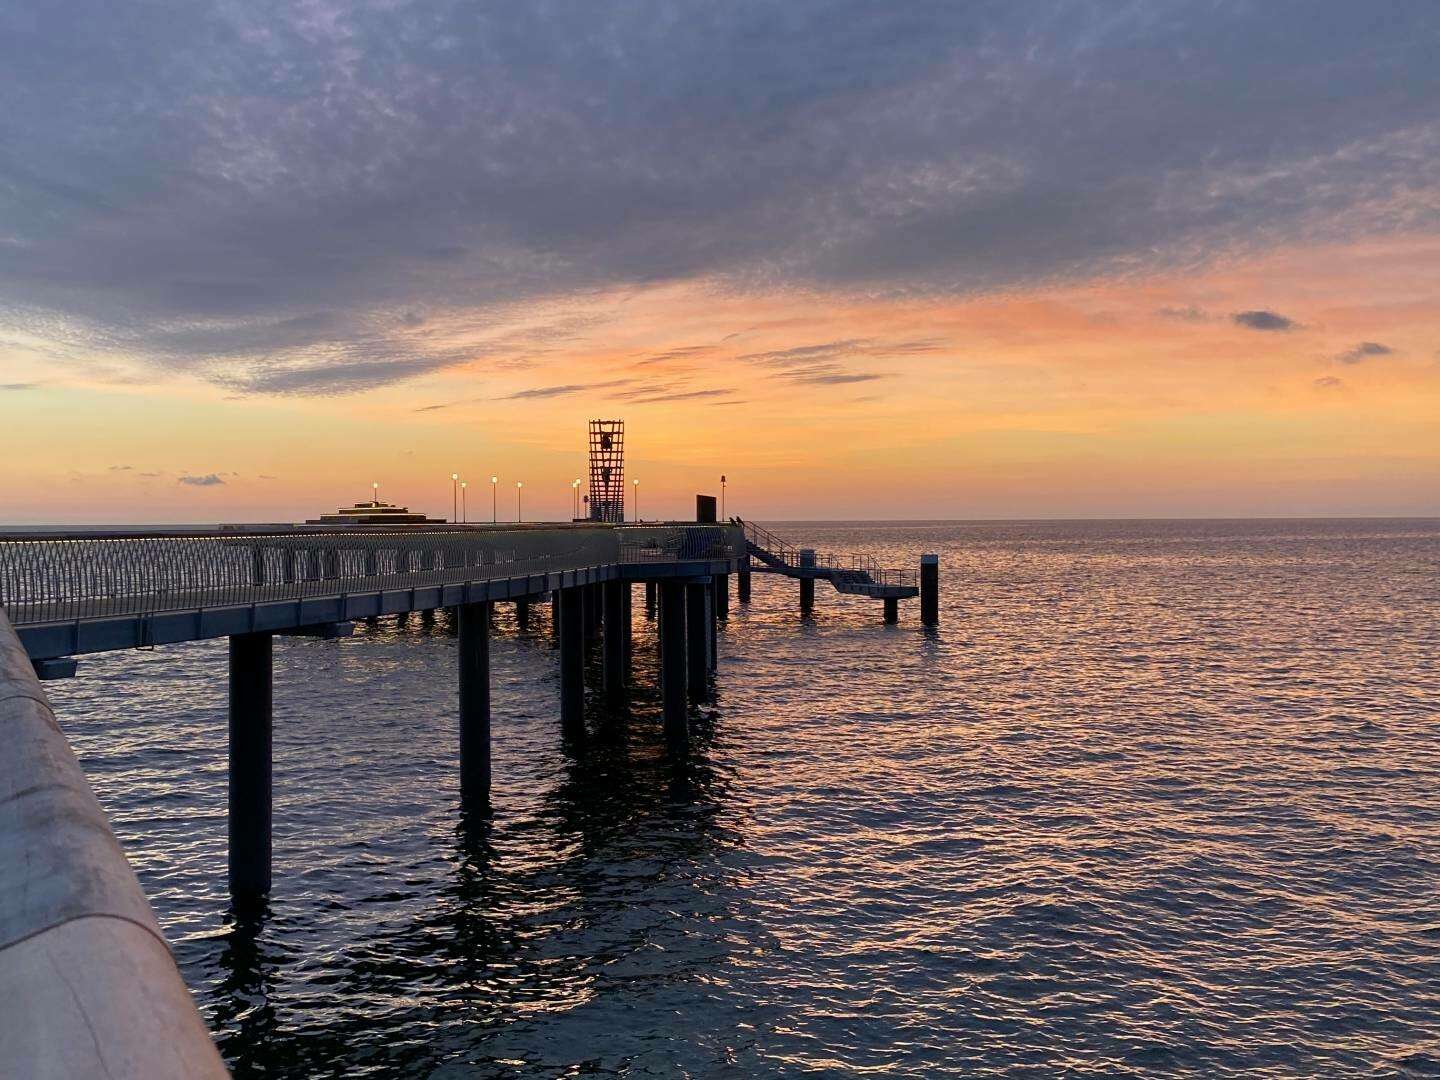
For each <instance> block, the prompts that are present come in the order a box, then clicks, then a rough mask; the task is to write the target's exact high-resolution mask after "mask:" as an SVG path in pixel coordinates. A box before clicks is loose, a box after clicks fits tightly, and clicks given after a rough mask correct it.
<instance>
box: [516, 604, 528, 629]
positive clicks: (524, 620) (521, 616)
mask: <svg viewBox="0 0 1440 1080" xmlns="http://www.w3.org/2000/svg"><path fill="white" fill-rule="evenodd" d="M515 625H516V627H517V628H519V629H521V630H528V629H529V628H530V598H529V597H528V596H522V597H520V599H518V600H516V601H515Z"/></svg>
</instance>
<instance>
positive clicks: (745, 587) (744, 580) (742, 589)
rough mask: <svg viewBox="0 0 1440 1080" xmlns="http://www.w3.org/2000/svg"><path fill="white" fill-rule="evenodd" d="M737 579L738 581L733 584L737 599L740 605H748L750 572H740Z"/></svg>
mask: <svg viewBox="0 0 1440 1080" xmlns="http://www.w3.org/2000/svg"><path fill="white" fill-rule="evenodd" d="M738 577H739V579H740V580H739V581H737V582H736V583H735V584H736V593H737V598H738V599H739V601H740V603H742V604H748V603H749V602H750V571H749V570H741V571H740V573H739V575H738Z"/></svg>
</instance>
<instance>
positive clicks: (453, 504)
mask: <svg viewBox="0 0 1440 1080" xmlns="http://www.w3.org/2000/svg"><path fill="white" fill-rule="evenodd" d="M459 479H460V474H459V473H454V472H452V473H451V474H450V522H451V524H454V523H455V521H456V520H457V519H458V518H459V517H460V514H459V513H458V511H459V509H460V492H459V491H458V490H457V487H456V484H457V482H458V481H459Z"/></svg>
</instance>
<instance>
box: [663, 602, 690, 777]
mask: <svg viewBox="0 0 1440 1080" xmlns="http://www.w3.org/2000/svg"><path fill="white" fill-rule="evenodd" d="M659 592H660V693H661V698H662V700H663V702H664V716H665V741H666V743H667V744H669V746H670V748H671V750H674V751H681V752H683V751H684V750H685V748H686V747H687V746H688V745H689V741H690V713H689V706H688V704H687V703H686V698H685V586H684V585H682V584H680V583H679V582H673V581H666V582H663V583H661V585H660V586H659Z"/></svg>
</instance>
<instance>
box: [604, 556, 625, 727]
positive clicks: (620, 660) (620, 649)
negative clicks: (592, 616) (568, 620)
mask: <svg viewBox="0 0 1440 1080" xmlns="http://www.w3.org/2000/svg"><path fill="white" fill-rule="evenodd" d="M629 588H630V586H629V584H628V583H627V582H624V581H607V582H605V584H604V585H603V586H602V591H603V595H604V603H605V696H606V697H608V698H609V699H610V700H611V701H620V700H623V699H624V697H625V629H626V628H625V626H624V622H625V593H626V592H627V591H628V590H629Z"/></svg>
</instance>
